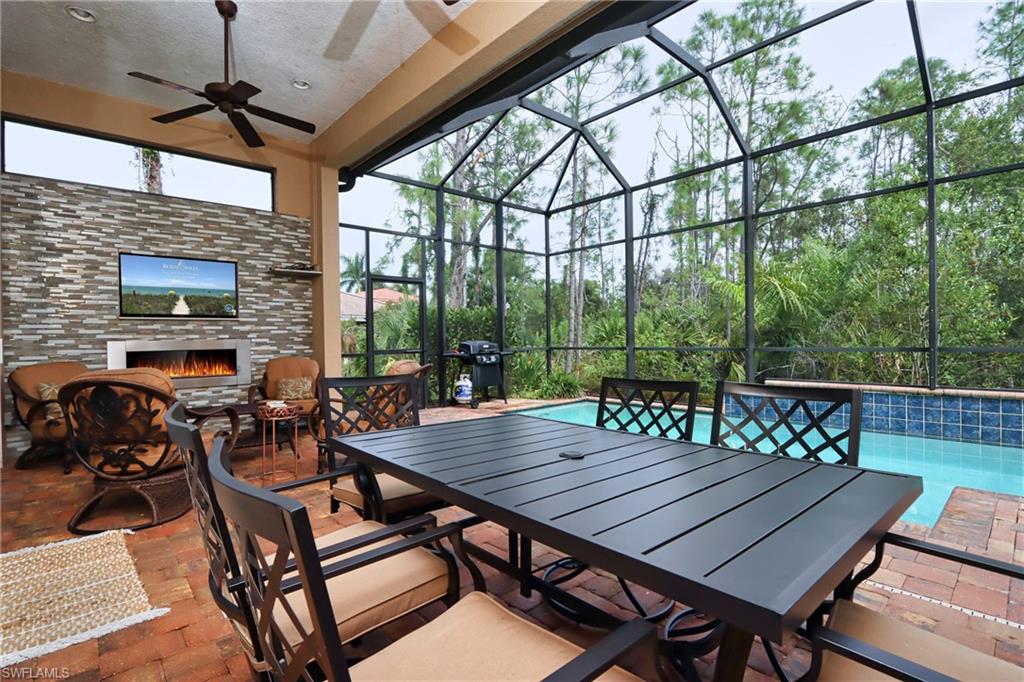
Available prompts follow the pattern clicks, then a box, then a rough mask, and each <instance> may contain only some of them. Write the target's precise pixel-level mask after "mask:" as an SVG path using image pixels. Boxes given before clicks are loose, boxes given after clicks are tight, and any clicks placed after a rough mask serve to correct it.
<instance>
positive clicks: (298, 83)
mask: <svg viewBox="0 0 1024 682" xmlns="http://www.w3.org/2000/svg"><path fill="white" fill-rule="evenodd" d="M292 87H293V88H295V89H296V90H309V89H310V88H311V87H313V86H312V85H310V84H309V81H304V80H300V79H298V78H296V79H295V80H293V81H292Z"/></svg>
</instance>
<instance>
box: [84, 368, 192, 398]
mask: <svg viewBox="0 0 1024 682" xmlns="http://www.w3.org/2000/svg"><path fill="white" fill-rule="evenodd" d="M75 378H76V379H83V380H84V379H89V380H96V379H105V380H107V381H127V382H131V383H133V384H142V385H143V386H149V387H150V388H155V389H156V390H158V391H160V392H161V393H166V394H167V395H169V396H171V397H174V382H173V381H171V377H169V376H168V375H167V374H166V373H165V372H162V371H160V370H159V369H155V368H153V367H133V368H131V369H94V370H92V371H91V372H86V373H84V374H81V375H79V376H77V377H75Z"/></svg>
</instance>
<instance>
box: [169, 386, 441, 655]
mask: <svg viewBox="0 0 1024 682" xmlns="http://www.w3.org/2000/svg"><path fill="white" fill-rule="evenodd" d="M224 409H225V410H226V411H225V412H224V415H223V416H226V417H228V418H229V419H230V420H231V422H232V424H233V426H234V427H235V428H236V429H237V423H238V417H237V415H234V414H233V411H232V410H231V408H224ZM185 414H186V413H185V409H184V406H183V405H182V404H181V403H175V404H174V405H173V406H172V407H171V409H170V410H169V411H168V413H167V416H166V422H167V430H168V432H169V434H170V437H171V440H172V441H173V443H174V445H175V446H177V447H178V449H179V451H180V453H181V456H182V460H183V461H184V464H185V470H186V474H187V480H188V485H189V492H190V495H191V497H192V503H193V507H194V508H195V511H196V522H197V525H198V526H199V531H200V534H201V536H202V542H203V548H204V550H205V551H206V557H207V561H208V563H209V575H208V582H209V587H210V593H211V594H212V595H213V599H214V602H215V603H216V604H217V606H218V608H220V610H221V611H222V612H223V613H224V615H225V616H227V618H228V620H229V621H230V622H231V624H232V626H233V627H234V629H235V632H236V633H237V634H238V637H239V639H240V640H241V643H242V648H243V650H244V651H245V653H246V656H247V658H248V660H249V663H250V665H251V667H252V668H253V670H254V671H256V672H257V673H263V672H266V671H267V670H268V669H269V667H268V665H267V663H266V662H265V659H264V654H263V649H262V648H261V647H260V646H259V645H258V644H257V641H258V638H259V637H258V634H257V631H256V621H255V620H254V619H253V612H252V610H251V608H250V604H249V602H248V601H247V594H246V591H245V589H244V588H245V586H244V584H243V573H242V569H241V565H240V564H239V561H238V555H237V554H236V552H235V547H234V543H233V541H232V537H231V533H230V532H229V531H228V525H227V520H226V519H225V516H224V512H223V510H222V509H221V506H220V504H219V502H218V499H217V493H216V491H215V489H214V487H213V483H212V479H211V478H210V464H209V457H208V456H207V449H206V444H205V442H206V441H205V440H204V438H203V436H202V434H201V433H200V430H199V428H198V427H197V426H196V425H195V424H191V423H188V422H186V421H185ZM210 416H212V415H207V416H206V418H209V417H210ZM219 447H220V450H221V451H222V452H221V454H223V451H224V450H225V447H224V444H223V442H222V441H221V444H220V446H219ZM215 452H216V450H215V451H214V452H213V453H211V455H210V456H214V454H215ZM224 458H225V459H227V456H226V455H224ZM332 473H334V474H335V475H337V472H332ZM329 475H330V474H321V475H317V476H314V477H310V478H307V479H301V480H298V481H289V482H287V483H282V484H280V485H277V486H272V487H271V488H270V489H271V490H275V491H278V492H281V491H286V490H295V489H298V488H301V487H304V486H307V485H310V484H314V483H321V484H322V483H324V482H325V481H326V480H327V479H328V476H329ZM436 526H437V521H436V519H435V518H434V517H433V516H423V517H420V518H418V519H411V520H409V521H406V522H404V523H402V524H398V525H394V526H384V525H382V524H380V523H376V522H374V521H362V522H359V523H356V524H354V525H352V526H348V527H346V528H342V529H340V530H337V531H334V532H332V533H328V534H326V535H323V536H321V537H318V538H316V539H315V540H313V545H314V546H315V547H314V550H313V554H312V556H314V557H316V559H315V560H316V561H327V560H329V559H333V558H340V559H342V560H345V561H351V560H354V559H355V558H357V557H359V556H362V555H363V554H364V553H373V552H375V551H378V550H379V549H381V548H385V547H391V546H392V545H394V544H396V543H399V542H400V541H401V538H402V536H403V535H405V534H412V533H417V532H427V531H432V529H434V528H436ZM407 550H408V551H404V552H398V553H394V554H393V555H389V556H388V557H387V558H384V559H382V560H381V561H380V562H379V563H377V564H376V566H374V567H372V568H365V569H362V570H353V571H351V572H348V573H345V574H343V575H337V576H335V577H332V578H330V579H329V580H327V582H326V594H327V595H328V597H329V598H330V600H331V602H332V614H333V618H334V620H332V621H331V622H332V623H333V627H334V630H335V631H336V632H337V633H338V636H339V638H340V640H341V641H342V642H351V641H352V640H354V639H356V638H358V637H360V636H361V635H363V634H364V633H366V632H368V631H370V630H373V629H376V628H377V627H380V626H381V625H384V624H385V623H388V622H390V621H392V620H395V619H396V618H399V617H401V616H403V615H405V614H406V613H409V612H410V611H415V610H416V609H419V608H421V607H423V606H426V605H427V604H430V603H433V602H435V601H441V602H443V603H445V604H446V605H449V606H450V605H451V604H454V603H455V601H456V600H457V599H458V596H459V573H458V568H457V565H456V563H455V561H454V559H453V558H452V556H451V555H450V554H449V553H448V552H447V551H445V550H443V549H442V548H441V547H439V546H432V547H430V548H429V549H427V548H424V546H420V545H416V546H409V547H407ZM287 558H288V557H287V552H286V553H285V554H284V555H282V559H287ZM270 561H271V563H273V561H274V560H273V558H271V559H270ZM282 570H283V571H284V572H285V573H289V574H290V573H293V572H294V570H295V563H294V561H289V562H287V564H286V565H285V566H284V568H283V569H282ZM280 608H281V609H282V610H287V611H288V612H289V614H292V615H294V617H295V618H296V619H297V624H295V625H294V627H290V626H287V625H285V626H284V627H282V631H281V637H283V638H284V641H285V642H286V643H287V644H289V645H294V644H296V643H297V642H298V640H299V639H301V637H300V634H299V633H300V629H302V628H308V627H310V622H311V618H312V616H311V615H310V612H309V609H308V606H307V604H306V603H305V601H303V600H302V598H301V595H298V594H294V595H290V596H289V597H288V598H287V599H286V602H285V603H284V604H282V605H281V607H280Z"/></svg>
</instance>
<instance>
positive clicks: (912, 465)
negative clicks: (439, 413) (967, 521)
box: [520, 400, 1024, 526]
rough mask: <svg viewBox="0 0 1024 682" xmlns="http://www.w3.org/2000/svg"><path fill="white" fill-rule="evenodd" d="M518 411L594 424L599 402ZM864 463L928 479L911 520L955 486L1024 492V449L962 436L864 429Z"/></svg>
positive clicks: (937, 507)
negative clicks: (923, 435)
mask: <svg viewBox="0 0 1024 682" xmlns="http://www.w3.org/2000/svg"><path fill="white" fill-rule="evenodd" d="M520 414H529V415H532V416H535V417H545V418H547V419H555V420H557V421H563V422H570V423H572V424H590V425H593V424H594V423H595V422H596V420H597V403H596V402H595V401H591V400H583V401H579V402H574V403H565V404H563V405H553V406H551V407H536V408H533V409H529V410H523V411H522V412H520ZM710 438H711V415H710V414H709V413H707V412H700V413H698V414H697V418H696V421H695V422H694V429H693V440H694V441H695V442H698V443H707V442H709V441H710ZM860 466H863V467H866V468H869V469H881V470H883V471H896V472H899V473H904V474H914V475H916V476H920V477H921V478H923V479H924V493H923V494H922V495H921V497H919V498H917V500H916V501H915V502H914V504H913V505H912V506H911V507H910V509H908V510H907V512H906V513H905V514H904V515H903V517H902V518H903V520H904V521H908V522H910V523H922V524H926V525H928V526H932V525H935V522H936V521H937V520H938V518H939V514H941V513H942V508H943V507H944V506H945V504H946V500H947V499H949V495H950V493H951V492H953V488H954V487H956V486H962V487H966V488H980V489H982V490H991V491H993V492H997V493H1007V494H1010V495H1024V449H1021V448H1014V447H1007V446H1003V445H982V444H980V443H966V442H962V441H953V440H940V439H938V438H921V437H917V436H905V435H896V434H891V433H876V432H874V431H867V430H862V431H861V437H860Z"/></svg>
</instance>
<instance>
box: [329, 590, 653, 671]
mask: <svg viewBox="0 0 1024 682" xmlns="http://www.w3.org/2000/svg"><path fill="white" fill-rule="evenodd" d="M582 651H583V650H582V649H580V648H579V647H578V646H576V645H575V644H572V643H571V642H568V641H566V640H564V639H562V638H561V637H559V636H558V635H556V634H555V633H553V632H549V631H547V630H545V629H543V628H541V627H539V626H537V625H534V624H533V623H530V622H527V621H526V620H524V619H522V618H520V617H518V616H516V615H514V614H513V613H512V612H510V611H509V610H508V609H506V608H505V607H503V606H501V605H500V604H498V603H497V602H496V601H495V600H494V599H492V598H491V597H489V596H487V595H486V594H483V593H482V592H471V593H469V594H468V595H466V596H465V597H463V598H462V599H461V600H460V601H459V602H458V603H457V604H455V606H453V607H451V608H450V609H448V610H447V611H445V612H444V613H442V614H441V615H440V616H438V617H437V618H435V619H434V620H432V621H430V622H429V623H427V624H426V625H423V626H421V627H419V628H417V629H416V630H414V631H412V632H411V633H409V634H407V635H405V636H404V637H402V638H401V639H399V640H398V641H397V642H395V643H394V644H391V645H390V646H388V647H385V648H384V649H383V650H382V651H380V652H378V653H376V654H374V655H373V656H370V657H369V658H367V659H366V660H364V661H361V662H360V663H357V664H356V665H355V666H353V667H352V668H350V669H349V672H350V673H351V675H352V680H353V682H360V681H363V680H396V681H397V680H539V679H542V678H544V677H546V676H547V675H550V674H551V673H553V672H555V671H556V670H557V669H558V668H560V667H562V666H563V665H565V664H566V663H568V662H569V661H570V660H572V659H573V658H575V657H576V656H577V655H579V654H580V653H581V652H582ZM597 679H599V680H605V681H611V680H616V681H619V680H621V681H626V680H629V681H631V682H635V681H637V680H639V679H640V678H638V677H635V676H633V675H631V674H630V673H628V672H626V671H625V670H623V669H622V668H618V667H615V668H612V669H610V670H609V671H608V672H606V673H604V674H603V675H601V676H600V677H599V678H597Z"/></svg>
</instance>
